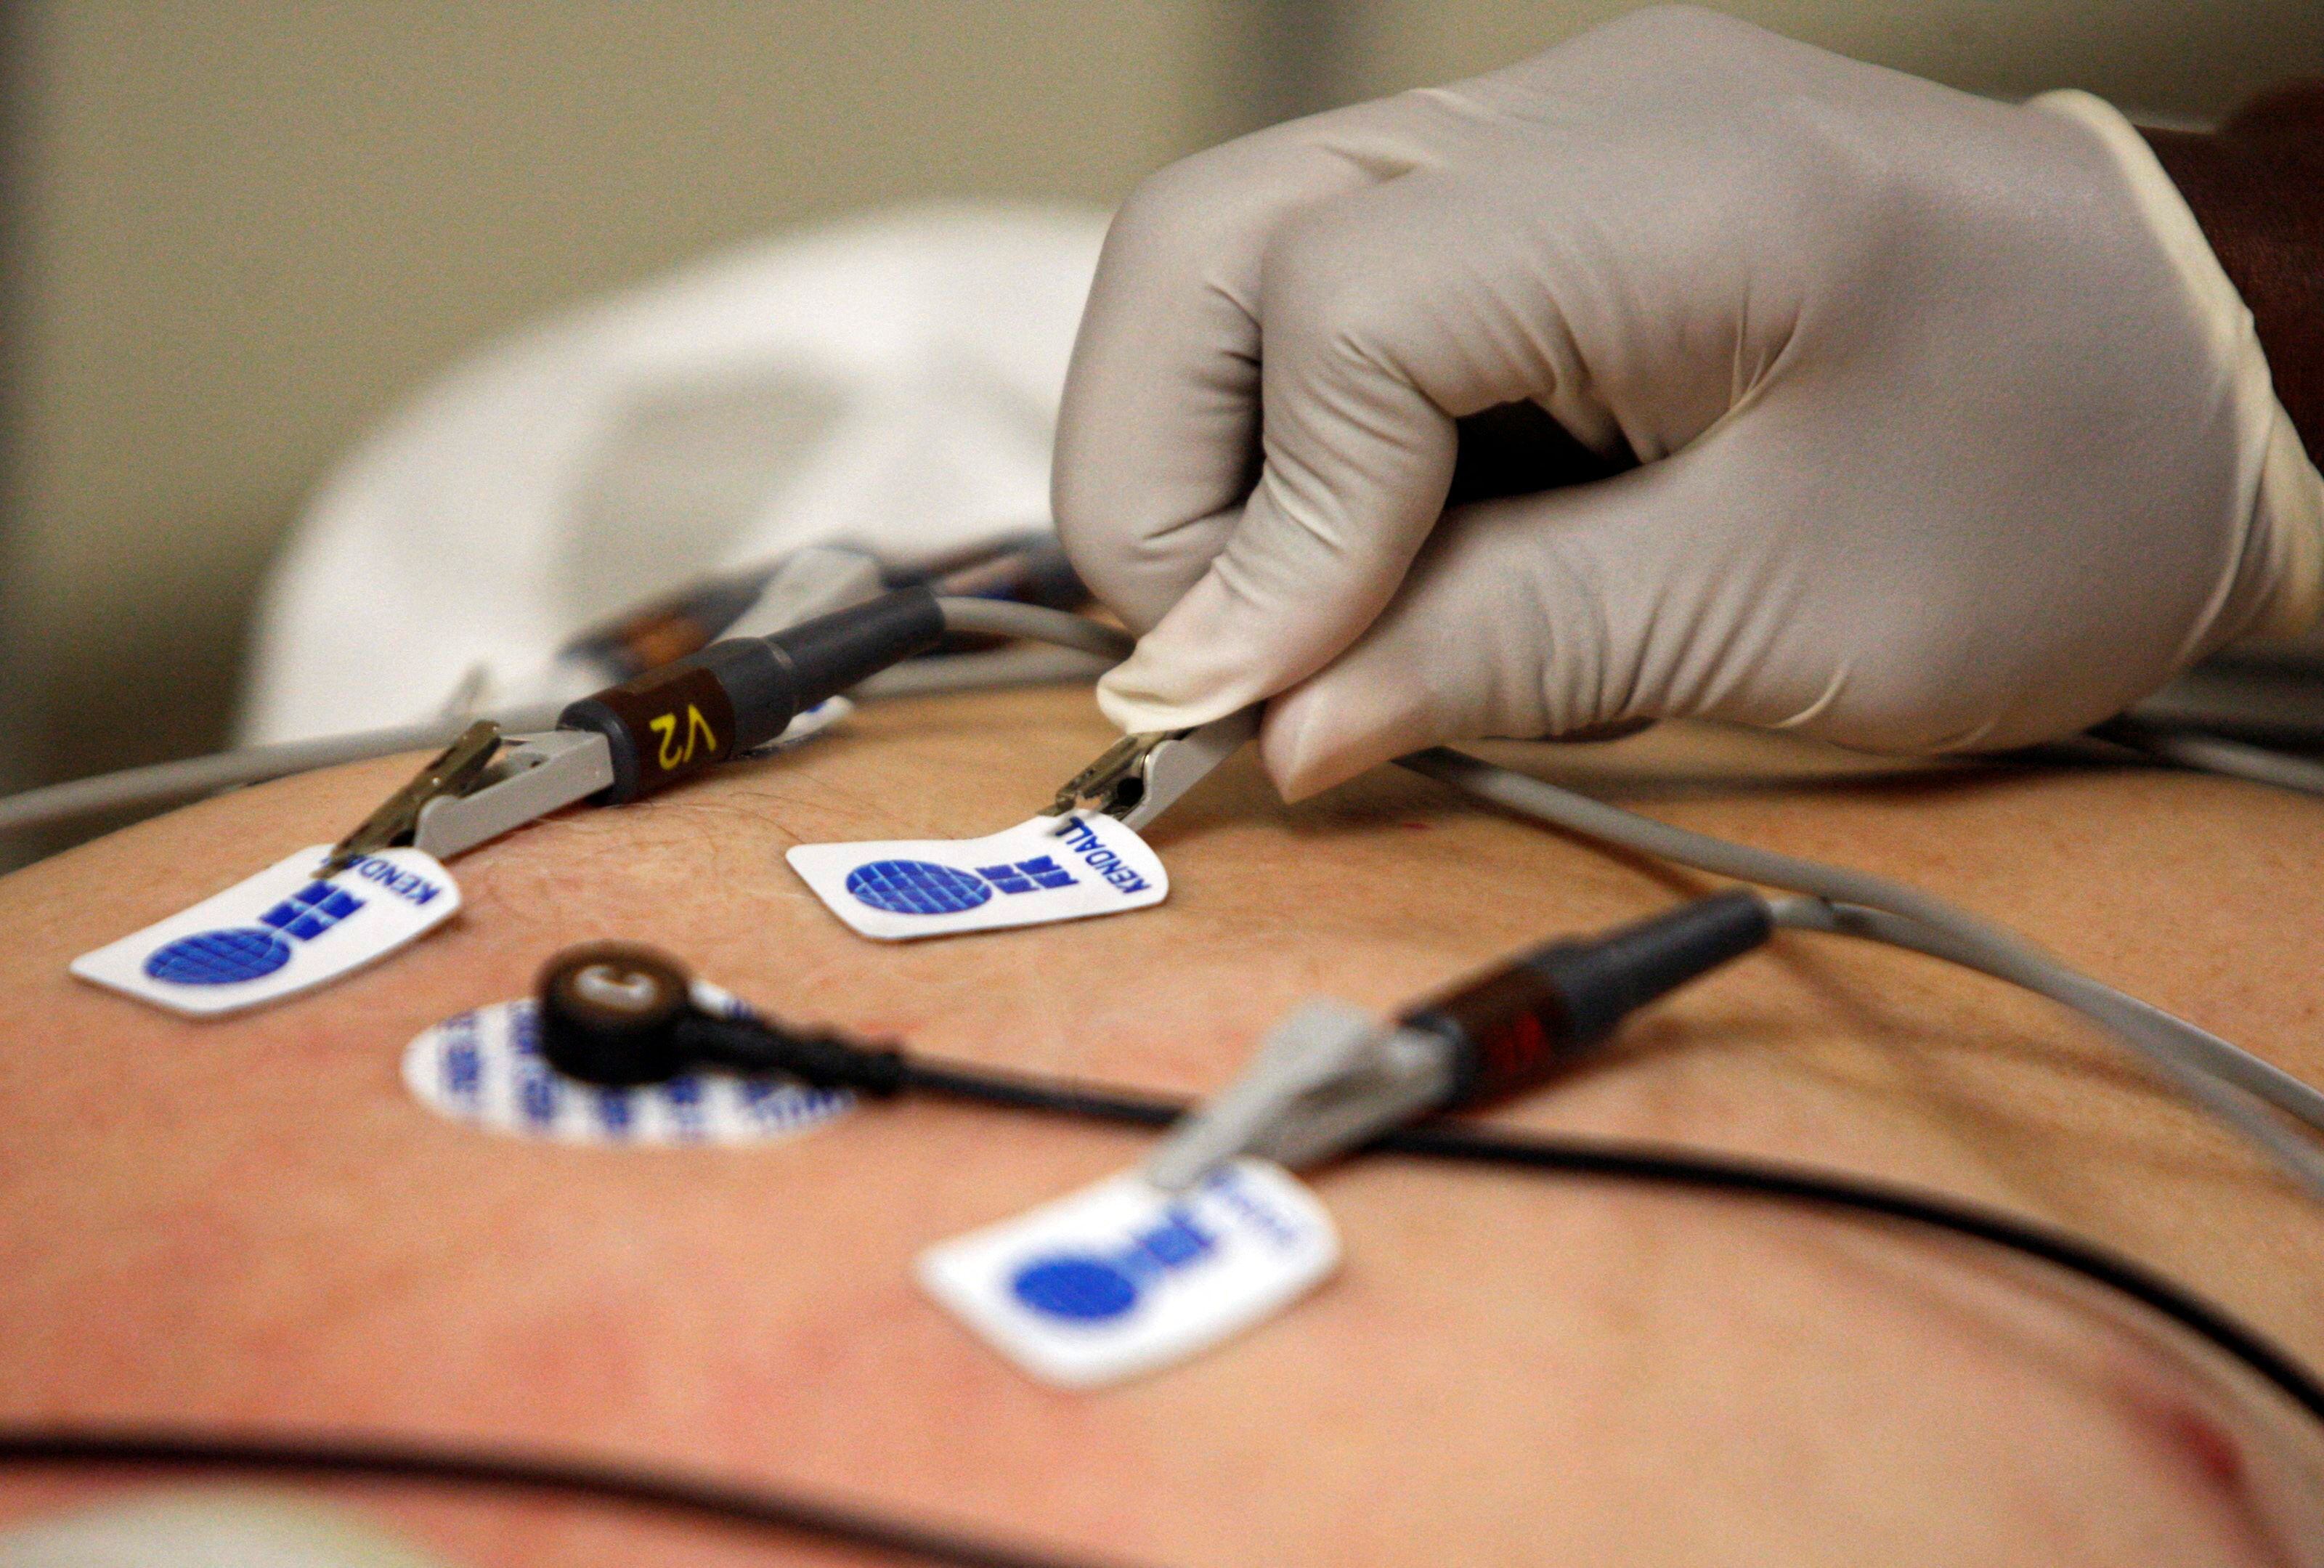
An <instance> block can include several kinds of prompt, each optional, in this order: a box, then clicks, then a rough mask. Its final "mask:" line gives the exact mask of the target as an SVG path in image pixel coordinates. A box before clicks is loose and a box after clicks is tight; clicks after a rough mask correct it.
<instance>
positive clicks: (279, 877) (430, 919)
mask: <svg viewBox="0 0 2324 1568" xmlns="http://www.w3.org/2000/svg"><path fill="white" fill-rule="evenodd" d="M329 853H331V846H330V845H329V844H315V845H312V846H310V847H309V848H307V849H302V850H300V852H299V853H296V854H294V855H291V856H289V857H288V858H286V859H283V860H280V861H277V862H275V863H274V864H272V865H271V866H269V867H267V868H266V869H265V870H264V871H263V872H259V873H258V874H257V875H256V876H254V877H249V878H245V879H244V881H239V882H236V883H235V885H234V886H232V887H230V888H228V889H227V890H226V891H224V892H222V893H219V894H217V895H216V896H214V897H211V898H208V899H203V900H202V901H201V902H200V903H198V904H196V905H195V906H194V907H193V908H191V909H186V910H182V911H180V913H178V914H175V915H172V916H171V917H170V918H168V919H166V920H159V921H156V922H155V923H154V924H152V925H151V926H148V927H145V928H144V929H143V931H138V932H135V933H134V934H132V935H130V936H124V937H123V938H121V940H119V941H118V942H113V943H108V944H107V945H105V946H103V947H100V948H98V949H97V951H95V952H94V953H84V954H82V955H80V956H79V957H78V958H76V959H74V960H73V961H72V973H75V974H77V975H78V976H79V977H80V978H81V979H83V980H87V981H92V982H96V983H97V984H98V985H102V986H106V987H107V988H108V989H110V990H114V991H117V992H121V993H122V994H124V996H134V997H135V998H136V999H137V1000H138V1001H148V1002H152V1004H153V1005H154V1006H156V1007H162V1008H167V1009H169V1010H171V1011H172V1012H181V1013H190V1014H194V1015H196V1016H203V1015H208V1014H214V1013H226V1012H234V1011H236V1010H240V1009H243V1008H246V1007H256V1006H257V1005H259V1004H260V1003H261V1002H268V1001H276V1000H278V999H279V998H281V997H286V996H290V995H291V994H292V993H294V992H301V991H306V990H309V989H310V988H311V987H314V986H318V985H321V984H323V983H324V982H327V981H331V980H337V978H338V977H339V976H340V975H342V974H345V973H348V972H349V971H350V970H355V969H359V968H361V967H362V966H363V965H364V964H369V963H371V962H372V961H374V959H378V958H383V957H384V956H386V955H388V954H390V953H392V952H394V951H395V950H396V949H397V948H399V947H401V946H402V945H404V944H406V943H408V942H410V941H413V940H415V939H417V938H418V937H420V936H424V935H425V934H426V933H428V932H429V931H430V930H432V929H434V928H435V927H437V926H438V925H441V924H442V923H443V922H444V921H445V920H447V919H449V918H451V916H452V914H453V912H454V911H455V910H457V909H459V907H460V888H459V884H458V883H457V882H455V881H453V880H452V874H451V873H450V872H447V871H446V870H445V869H444V868H443V866H442V865H441V864H439V863H438V862H437V861H436V860H435V858H434V857H433V856H430V855H428V854H424V853H421V852H420V851H419V850H416V849H383V850H379V851H376V852H374V853H370V854H366V855H364V856H363V857H362V858H360V859H358V860H357V861H356V862H355V863H354V864H353V865H351V866H349V867H347V868H346V870H345V871H343V872H338V873H337V874H336V875H333V876H328V877H321V876H318V875H317V874H316V873H317V872H319V871H321V869H322V866H323V862H324V859H325V857H326V856H327V855H328V854H329Z"/></svg>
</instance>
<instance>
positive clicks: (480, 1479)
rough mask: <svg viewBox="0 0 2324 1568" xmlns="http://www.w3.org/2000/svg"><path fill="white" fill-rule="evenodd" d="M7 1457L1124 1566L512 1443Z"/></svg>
mask: <svg viewBox="0 0 2324 1568" xmlns="http://www.w3.org/2000/svg"><path fill="white" fill-rule="evenodd" d="M0 1463H16V1464H103V1465H123V1466H130V1465H155V1466H162V1467H166V1468H171V1469H192V1470H234V1471H258V1472H263V1473H268V1474H303V1475H313V1476H358V1477H364V1478H367V1479H371V1480H407V1481H422V1482H437V1483H441V1484H448V1485H453V1486H463V1487H491V1488H493V1489H495V1490H509V1491H530V1492H554V1493H561V1494H563V1495H565V1496H567V1497H583V1498H590V1499H596V1500H598V1501H601V1502H612V1503H620V1504H624V1505H627V1506H629V1507H632V1508H654V1509H659V1510H661V1511H663V1512H668V1513H677V1514H690V1515H692V1516H694V1517H696V1518H701V1519H708V1520H713V1521H715V1522H719V1523H723V1524H729V1525H741V1526H751V1527H754V1528H759V1529H772V1530H779V1531H781V1532H784V1533H786V1534H788V1535H795V1536H806V1537H807V1538H809V1539H811V1540H819V1541H827V1542H833V1543H835V1544H839V1545H848V1546H855V1547H860V1548H862V1550H865V1551H868V1552H873V1553H877V1554H881V1555H882V1556H885V1557H889V1558H893V1559H898V1560H901V1561H906V1562H918V1563H951V1564H953V1565H954V1568H1129V1564H1127V1563H1125V1562H1123V1561H1122V1560H1121V1559H1118V1558H1117V1559H1111V1560H1101V1559H1098V1558H1092V1557H1060V1556H1057V1555H1056V1554H1052V1553H1048V1552H1043V1551H1040V1550H1038V1549H1037V1548H1033V1547H1028V1546H1015V1545H1006V1544H1004V1543H1001V1542H998V1541H993V1540H989V1539H985V1538H982V1537H979V1536H968V1535H963V1534H960V1533H958V1532H956V1531H953V1530H947V1529H941V1528H938V1527H937V1526H933V1525H922V1524H915V1523H912V1522H911V1521H909V1520H905V1519H899V1518H897V1517H894V1516H893V1515H887V1514H880V1513H874V1512H871V1511H870V1510H868V1509H863V1508H848V1507H846V1506H844V1505H842V1504H837V1503H832V1502H828V1501H825V1500H822V1499H815V1498H808V1497H802V1496H800V1495H798V1493H795V1492H783V1491H776V1490H770V1489H769V1488H766V1487H759V1486H746V1485H742V1484H738V1483H735V1482H732V1481H723V1480H715V1479H712V1478H710V1477H706V1476H699V1475H687V1474H685V1473H683V1472H680V1471H666V1470H649V1469H646V1468H643V1467H637V1466H630V1465H624V1464H616V1463H610V1462H604V1461H600V1460H591V1459H583V1458H579V1457H577V1456H570V1455H558V1454H549V1453H523V1452H520V1451H515V1450H488V1449H482V1448H458V1447H440V1448H439V1447H430V1446H425V1445H421V1444H415V1443H401V1442H397V1441H394V1440H392V1439H375V1438H369V1437H353V1436H341V1437H272V1436H263V1435H254V1434H241V1433H234V1432H227V1431H209V1430H195V1431H176V1430H171V1429H170V1428H166V1427H151V1428H148V1427H110V1428H108V1427H88V1428H76V1427H63V1426H59V1427H49V1428H42V1427H7V1426H0Z"/></svg>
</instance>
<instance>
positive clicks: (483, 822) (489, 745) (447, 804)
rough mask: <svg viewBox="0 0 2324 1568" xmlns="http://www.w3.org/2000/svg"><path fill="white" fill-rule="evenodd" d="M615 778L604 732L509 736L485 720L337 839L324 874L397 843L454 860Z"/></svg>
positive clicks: (590, 792) (328, 874)
mask: <svg viewBox="0 0 2324 1568" xmlns="http://www.w3.org/2000/svg"><path fill="white" fill-rule="evenodd" d="M612 782H613V759H612V757H611V755H610V754H609V752H607V750H606V745H605V737H604V736H603V735H601V734H598V733H595V731H591V730H549V731H545V732H543V733H539V734H527V735H503V734H502V733H501V732H500V726H499V725H497V724H493V722H492V721H491V720H490V719H478V720H477V721H476V722H475V724H470V725H469V726H468V727H467V728H466V729H465V730H463V731H461V732H460V737H459V739H457V740H456V741H454V742H452V743H451V744H450V745H449V746H447V747H446V748H445V749H444V751H443V752H442V753H441V754H439V755H438V756H437V757H436V758H434V759H433V760H432V761H429V763H428V764H427V765H426V766H424V767H422V768H421V769H420V771H419V772H417V773H415V774H413V775H412V776H411V779H410V782H408V783H406V784H404V785H403V786H402V787H401V789H397V790H396V792H395V793H394V794H392V795H391V796H389V797H388V798H386V799H385V800H384V801H383V802H381V803H380V806H379V807H378V808H377V809H376V810H374V812H373V813H372V814H371V815H370V816H366V817H364V819H363V821H362V822H361V823H360V824H358V825H357V826H356V827H355V831H354V832H353V833H350V834H349V835H346V837H345V838H343V839H341V840H339V842H338V843H337V844H335V845H333V846H332V849H331V853H330V856H329V858H328V859H327V860H325V861H324V862H323V870H322V872H321V874H322V875H324V876H331V875H334V874H335V873H337V872H343V871H345V870H346V868H347V867H349V866H351V865H353V864H355V862H357V861H358V860H361V859H362V858H363V857H364V855H367V854H370V853H373V852H374V851H376V850H383V849H385V848H387V847H388V846H389V845H390V844H412V845H414V846H416V847H417V848H419V849H421V850H424V851H426V852H427V853H429V854H431V855H434V856H435V857H436V858H437V859H438V860H449V859H451V858H452V856H454V855H456V854H458V853H460V852H461V851H462V850H465V849H473V848H475V846H476V845H477V844H482V843H484V841H485V840H486V839H488V838H498V837H499V836H500V835H502V834H503V833H507V832H509V831H510V830H511V829H512V828H518V827H522V826H524V825H525V824H526V823H528V822H531V821H534V820H536V819H537V818H539V817H543V816H548V815H549V813H550V812H552V811H555V810H558V809H559V808H560V807H567V806H570V805H572V804H573V803H574V802H575V801H577V800H586V799H587V798H589V797H590V796H592V795H595V793H597V791H598V790H600V789H604V788H605V787H606V786H607V785H609V784H611V783H612Z"/></svg>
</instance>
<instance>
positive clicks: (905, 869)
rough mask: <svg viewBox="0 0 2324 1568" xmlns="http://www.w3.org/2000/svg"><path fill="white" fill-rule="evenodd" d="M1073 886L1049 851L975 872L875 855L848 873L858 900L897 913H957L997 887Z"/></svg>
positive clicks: (1027, 890) (985, 899) (1024, 889)
mask: <svg viewBox="0 0 2324 1568" xmlns="http://www.w3.org/2000/svg"><path fill="white" fill-rule="evenodd" d="M1073 885H1074V876H1073V873H1072V872H1068V871H1066V870H1065V868H1064V867H1063V866H1061V865H1059V864H1058V863H1057V862H1056V859H1055V857H1053V856H1050V855H1046V854H1045V855H1040V856H1037V857H1036V858H1034V859H1032V860H1021V861H1016V862H1011V863H1010V864H1007V865H994V866H979V867H977V868H976V869H975V870H974V871H973V872H972V871H964V870H963V869H962V868H961V867H959V866H948V865H942V864H939V863H938V862H935V861H930V860H875V861H871V862H866V863H865V864H862V865H860V866H857V867H856V868H855V869H854V870H853V871H852V872H848V873H847V890H848V892H850V893H851V894H853V896H854V898H855V900H856V901H857V902H858V903H862V904H869V905H871V907H872V908H873V909H885V910H887V911H888V912H889V913H890V914H893V915H957V914H960V913H961V912H962V911H964V910H966V909H975V908H976V907H977V906H978V905H980V904H982V903H987V902H989V901H991V898H992V895H993V893H994V891H995V890H998V891H1000V892H1003V893H1033V892H1039V891H1040V890H1043V889H1045V888H1070V887H1072V886H1073Z"/></svg>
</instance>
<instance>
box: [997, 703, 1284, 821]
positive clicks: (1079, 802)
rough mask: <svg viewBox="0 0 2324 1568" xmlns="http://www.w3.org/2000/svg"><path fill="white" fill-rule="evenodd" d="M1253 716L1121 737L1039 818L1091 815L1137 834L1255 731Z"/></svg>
mask: <svg viewBox="0 0 2324 1568" xmlns="http://www.w3.org/2000/svg"><path fill="white" fill-rule="evenodd" d="M1257 733H1259V709H1258V708H1257V707H1256V706H1253V707H1247V708H1244V709H1242V710H1241V711H1240V712H1239V713H1231V714H1229V715H1227V716H1226V717H1224V718H1222V719H1213V720H1212V721H1211V722H1210V723H1209V724H1198V725H1196V726H1195V727H1194V728H1193V729H1191V730H1148V731H1146V732H1144V733H1139V734H1133V735H1124V736H1122V737H1121V739H1120V740H1118V741H1116V742H1114V743H1113V744H1112V745H1111V746H1108V747H1107V748H1106V749H1105V750H1104V751H1103V752H1101V753H1099V755H1098V759H1097V761H1094V762H1092V763H1091V764H1090V765H1089V766H1088V767H1086V768H1084V769H1083V770H1081V771H1080V772H1078V773H1076V774H1074V776H1073V777H1072V778H1071V779H1067V780H1066V781H1065V787H1064V788H1063V789H1059V790H1058V791H1057V798H1056V799H1055V800H1054V801H1052V802H1050V804H1049V808H1048V810H1047V812H1045V813H1043V815H1044V816H1064V817H1071V816H1074V815H1076V814H1078V813H1080V812H1083V811H1096V812H1099V813H1101V814H1102V815H1104V816H1111V817H1112V818H1114V819H1115V820H1116V821H1118V822H1120V823H1121V824H1122V825H1123V826H1126V827H1128V828H1130V829H1131V830H1132V831H1133V832H1135V831H1139V830H1142V829H1143V828H1144V827H1145V826H1146V825H1147V824H1148V823H1149V822H1152V821H1153V820H1154V819H1155V818H1156V817H1157V816H1161V815H1162V814H1163V813H1164V812H1165V811H1167V810H1168V809H1169V808H1170V807H1173V806H1175V805H1176V804H1177V803H1178V799H1179V798H1180V797H1181V796H1183V795H1185V793H1186V791H1188V790H1189V789H1193V788H1194V786H1195V785H1197V784H1199V783H1201V782H1202V781H1203V779H1207V778H1209V777H1210V775H1211V774H1212V772H1213V770H1216V769H1217V767H1218V765H1219V764H1220V763H1221V762H1223V761H1226V760H1227V759H1228V758H1229V757H1231V756H1232V755H1233V754H1234V752H1235V751H1236V749H1237V748H1238V747H1240V745H1241V744H1242V743H1243V742H1245V741H1248V740H1250V738H1251V736H1253V735H1255V734H1257Z"/></svg>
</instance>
